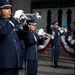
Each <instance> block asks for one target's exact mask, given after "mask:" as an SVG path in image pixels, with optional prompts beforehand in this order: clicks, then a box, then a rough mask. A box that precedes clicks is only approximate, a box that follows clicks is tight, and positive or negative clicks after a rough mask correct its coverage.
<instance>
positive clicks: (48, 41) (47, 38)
mask: <svg viewBox="0 0 75 75" xmlns="http://www.w3.org/2000/svg"><path fill="white" fill-rule="evenodd" d="M43 37H44V38H45V42H44V44H43V45H39V47H38V49H39V50H38V51H39V53H42V52H43V51H45V50H47V48H48V47H49V46H50V44H51V41H52V38H51V35H50V34H48V33H46V32H44V36H43Z"/></svg>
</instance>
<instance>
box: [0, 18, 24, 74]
mask: <svg viewBox="0 0 75 75" xmlns="http://www.w3.org/2000/svg"><path fill="white" fill-rule="evenodd" d="M10 21H11V22H12V23H14V25H16V26H18V25H19V23H18V21H17V20H15V19H14V18H13V17H11V19H10ZM20 46H21V45H20V39H19V37H18V35H17V33H16V31H14V27H13V26H12V24H11V23H10V22H9V20H8V21H7V20H6V19H4V18H1V17H0V73H1V72H2V71H1V70H4V69H5V71H6V70H12V69H18V68H20V67H22V60H23V59H22V54H21V53H22V52H21V48H20ZM17 74H18V72H17ZM17 74H16V75H17ZM4 75H14V74H8V73H7V74H4Z"/></svg>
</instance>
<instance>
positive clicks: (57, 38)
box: [52, 28, 61, 46]
mask: <svg viewBox="0 0 75 75" xmlns="http://www.w3.org/2000/svg"><path fill="white" fill-rule="evenodd" d="M52 31H54V32H55V35H54V39H53V46H60V35H61V34H60V31H59V30H58V29H55V28H52Z"/></svg>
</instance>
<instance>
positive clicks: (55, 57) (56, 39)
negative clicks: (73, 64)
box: [52, 28, 61, 67]
mask: <svg viewBox="0 0 75 75" xmlns="http://www.w3.org/2000/svg"><path fill="white" fill-rule="evenodd" d="M52 34H54V39H53V56H52V66H53V67H57V66H58V59H59V52H60V35H61V34H60V31H59V30H58V29H56V28H52Z"/></svg>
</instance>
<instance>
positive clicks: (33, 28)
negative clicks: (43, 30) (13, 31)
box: [28, 24, 36, 31]
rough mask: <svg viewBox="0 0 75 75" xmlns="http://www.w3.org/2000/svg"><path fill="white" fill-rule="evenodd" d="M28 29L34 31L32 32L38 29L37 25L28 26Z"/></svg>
mask: <svg viewBox="0 0 75 75" xmlns="http://www.w3.org/2000/svg"><path fill="white" fill-rule="evenodd" d="M28 27H29V29H30V30H32V31H34V30H35V29H36V26H35V25H32V24H31V25H28Z"/></svg>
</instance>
